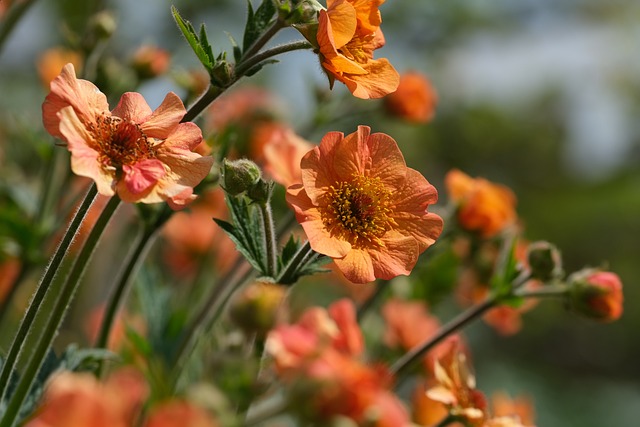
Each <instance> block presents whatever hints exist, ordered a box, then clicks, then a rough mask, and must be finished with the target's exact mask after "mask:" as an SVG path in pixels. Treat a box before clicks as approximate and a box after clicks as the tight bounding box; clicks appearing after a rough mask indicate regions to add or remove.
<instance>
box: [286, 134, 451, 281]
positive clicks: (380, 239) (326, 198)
mask: <svg viewBox="0 0 640 427" xmlns="http://www.w3.org/2000/svg"><path fill="white" fill-rule="evenodd" d="M370 132H371V129H370V128H369V127H367V126H360V127H358V131H357V132H354V133H352V134H351V135H348V136H347V137H344V135H343V134H342V133H340V132H330V133H328V134H327V135H325V137H324V138H323V139H322V141H321V143H320V146H319V147H315V148H314V149H313V150H311V151H310V152H309V153H307V154H306V155H305V156H304V157H303V159H302V162H301V164H300V166H301V168H302V184H297V185H292V186H290V187H289V189H288V191H287V202H288V203H289V204H290V205H291V206H292V208H293V209H294V211H295V213H296V218H297V219H298V222H300V224H302V227H303V228H304V231H305V233H306V235H307V237H308V239H309V242H310V244H311V248H312V249H313V250H314V251H316V252H318V253H321V254H324V255H327V256H329V257H331V258H333V260H334V262H335V263H336V265H337V267H338V268H339V269H340V271H341V272H342V273H343V274H344V275H345V277H346V278H347V279H348V280H350V281H352V282H354V283H366V282H371V281H373V280H375V279H376V278H381V279H391V278H393V277H395V276H398V275H400V274H405V275H406V274H409V273H410V272H411V269H412V268H413V267H414V265H415V263H416V261H417V259H418V255H419V254H420V253H422V252H423V251H424V250H426V249H427V248H428V247H429V246H430V245H431V244H433V243H434V242H435V239H436V238H437V237H438V236H439V235H440V232H441V231H442V219H441V218H440V217H439V216H438V215H436V214H433V213H428V212H427V207H428V206H429V205H430V204H433V203H435V202H436V201H437V199H438V195H437V191H436V189H435V188H434V187H433V186H432V185H431V184H429V182H428V181H427V180H426V179H425V178H424V177H423V176H422V175H421V174H420V173H419V172H417V171H415V170H413V169H410V168H408V167H407V166H406V164H405V161H404V158H403V157H402V153H401V152H400V149H399V148H398V145H397V144H396V142H395V141H394V140H393V138H391V137H390V136H388V135H385V134H383V133H377V134H373V135H371V134H370Z"/></svg>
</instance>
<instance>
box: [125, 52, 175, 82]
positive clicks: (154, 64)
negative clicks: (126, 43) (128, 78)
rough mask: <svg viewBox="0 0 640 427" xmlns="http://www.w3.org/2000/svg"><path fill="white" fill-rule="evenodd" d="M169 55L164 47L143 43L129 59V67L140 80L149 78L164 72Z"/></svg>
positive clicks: (167, 66) (169, 60)
mask: <svg viewBox="0 0 640 427" xmlns="http://www.w3.org/2000/svg"><path fill="white" fill-rule="evenodd" d="M170 62H171V55H170V54H169V52H167V51H166V50H164V49H161V48H159V47H157V46H152V45H143V46H140V48H139V49H138V50H137V51H136V53H135V54H134V55H133V58H132V59H131V67H132V68H133V70H134V71H135V72H136V74H137V75H138V78H139V79H141V80H144V79H151V78H154V77H157V76H159V75H161V74H164V73H165V72H167V70H168V69H169V63H170Z"/></svg>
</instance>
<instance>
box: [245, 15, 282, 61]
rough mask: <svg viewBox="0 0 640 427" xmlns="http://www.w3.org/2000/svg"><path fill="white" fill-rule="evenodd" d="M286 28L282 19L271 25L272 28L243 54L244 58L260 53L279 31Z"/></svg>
mask: <svg viewBox="0 0 640 427" xmlns="http://www.w3.org/2000/svg"><path fill="white" fill-rule="evenodd" d="M285 26H286V25H285V23H284V22H283V21H281V20H280V19H276V20H275V21H274V22H273V24H271V26H270V27H269V28H267V29H266V31H265V32H264V33H262V34H261V35H260V37H258V39H257V40H256V41H255V42H253V44H252V45H251V46H249V47H248V48H247V50H245V51H244V52H243V53H242V58H243V59H244V58H249V57H251V56H254V55H255V54H256V53H258V52H259V51H260V49H262V48H263V47H264V45H266V44H267V43H268V42H269V40H271V38H272V37H273V36H275V35H276V33H277V32H278V31H280V30H281V29H283V28H284V27H285Z"/></svg>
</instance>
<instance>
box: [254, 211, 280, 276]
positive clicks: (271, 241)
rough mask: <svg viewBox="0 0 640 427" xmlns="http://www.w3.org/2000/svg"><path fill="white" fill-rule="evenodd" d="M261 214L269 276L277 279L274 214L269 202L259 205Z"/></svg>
mask: <svg viewBox="0 0 640 427" xmlns="http://www.w3.org/2000/svg"><path fill="white" fill-rule="evenodd" d="M258 205H259V206H260V213H261V214H262V224H263V227H264V238H265V248H266V253H267V254H266V255H267V264H266V265H267V271H266V273H267V276H269V277H273V278H275V275H276V265H277V259H276V245H277V240H276V234H275V226H274V223H273V214H272V212H271V206H270V205H269V202H264V203H259V204H258Z"/></svg>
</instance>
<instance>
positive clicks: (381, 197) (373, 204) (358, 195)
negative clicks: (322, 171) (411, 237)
mask: <svg viewBox="0 0 640 427" xmlns="http://www.w3.org/2000/svg"><path fill="white" fill-rule="evenodd" d="M323 197H324V200H323V203H321V205H322V208H321V209H320V211H321V214H322V222H323V224H324V226H325V228H326V229H327V230H328V231H329V232H330V233H331V234H332V235H334V236H336V237H338V238H340V239H344V240H347V241H348V242H349V243H351V245H352V246H353V247H354V248H362V247H368V246H371V245H375V246H382V245H383V243H382V240H381V237H382V236H383V235H384V234H385V233H386V232H387V231H388V230H390V229H391V228H392V227H393V226H394V225H396V223H395V221H394V220H393V218H392V217H391V213H392V209H391V207H390V199H391V192H390V191H389V190H388V189H386V188H385V186H384V184H383V183H382V181H381V180H380V178H377V177H376V178H373V177H366V176H362V175H353V177H352V179H351V180H349V181H341V182H337V183H335V184H334V185H332V186H330V187H329V190H328V191H327V192H326V193H325V195H324V196H323Z"/></svg>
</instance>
